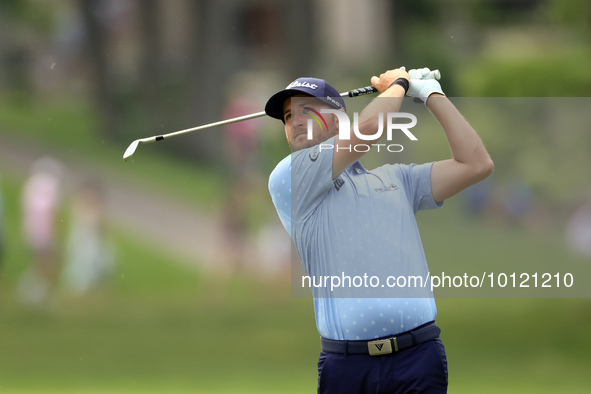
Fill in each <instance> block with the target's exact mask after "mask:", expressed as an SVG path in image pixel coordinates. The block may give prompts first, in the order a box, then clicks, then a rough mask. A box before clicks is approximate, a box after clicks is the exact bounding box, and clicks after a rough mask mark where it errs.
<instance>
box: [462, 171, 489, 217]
mask: <svg viewBox="0 0 591 394" xmlns="http://www.w3.org/2000/svg"><path fill="white" fill-rule="evenodd" d="M492 182H493V181H492V179H491V177H488V178H486V179H485V180H483V181H480V182H478V183H477V184H475V185H472V186H470V187H469V188H467V189H466V190H465V191H464V196H465V201H466V205H465V208H466V209H465V210H464V212H465V213H466V214H467V215H468V216H471V217H481V216H483V215H484V214H485V213H486V210H487V209H488V207H489V204H490V203H491V200H492V190H493V187H492Z"/></svg>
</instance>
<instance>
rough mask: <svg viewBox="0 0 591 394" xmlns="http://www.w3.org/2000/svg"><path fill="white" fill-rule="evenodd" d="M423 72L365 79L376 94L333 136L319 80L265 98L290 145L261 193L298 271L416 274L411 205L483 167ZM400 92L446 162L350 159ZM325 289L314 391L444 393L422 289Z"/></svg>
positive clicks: (473, 143) (449, 192) (319, 291)
mask: <svg viewBox="0 0 591 394" xmlns="http://www.w3.org/2000/svg"><path fill="white" fill-rule="evenodd" d="M428 73H429V70H428V69H426V68H425V69H418V70H410V71H409V72H408V73H407V72H406V71H405V70H404V69H394V70H388V71H386V72H385V73H383V74H381V75H380V76H379V77H376V76H374V77H372V78H371V84H372V85H373V86H374V87H375V88H376V89H377V90H378V91H379V93H380V94H379V96H378V97H377V98H375V99H374V100H372V101H371V102H370V103H369V104H368V105H367V106H366V107H365V108H364V109H363V111H361V113H360V114H359V118H358V119H357V122H351V124H352V125H353V126H351V130H350V133H341V134H342V135H345V136H347V137H348V138H342V137H341V134H340V133H339V124H340V123H339V118H342V116H341V113H342V114H344V113H345V111H346V108H345V103H344V101H343V99H342V98H341V97H340V95H339V93H338V92H337V91H336V90H335V89H334V88H333V87H332V86H330V85H329V84H328V83H326V82H325V81H324V80H321V79H317V78H298V79H296V80H295V81H294V82H292V83H291V84H289V85H288V86H287V88H286V89H284V90H282V91H280V92H278V93H276V94H275V95H273V96H272V97H271V98H270V99H269V101H268V102H267V104H266V106H265V112H266V113H267V115H269V116H271V117H273V118H276V119H280V120H282V121H283V123H284V125H285V135H286V137H287V142H288V144H289V146H290V148H291V151H292V153H291V155H289V156H288V157H286V158H285V159H284V160H282V161H281V162H280V163H279V164H278V165H277V167H276V168H275V170H274V171H273V172H272V174H271V176H270V179H269V191H270V194H271V196H272V199H273V204H274V205H275V208H276V210H277V213H278V214H279V217H280V219H281V221H282V223H283V225H284V227H285V229H286V230H287V231H288V232H289V234H290V236H291V238H292V239H293V241H294V244H295V246H296V248H297V251H298V255H299V257H300V260H301V262H302V264H303V266H304V269H305V271H306V274H307V275H308V276H310V277H312V278H316V277H318V278H323V277H332V276H334V277H341V278H343V279H345V278H346V277H347V276H352V275H362V274H363V273H376V272H377V273H380V272H396V273H397V274H398V275H399V276H400V275H402V276H404V275H418V276H421V277H423V278H424V277H426V276H427V274H428V267H427V262H426V259H425V254H424V251H423V246H422V243H421V239H420V236H419V232H418V228H417V223H416V221H415V214H416V212H417V211H418V210H422V209H431V208H438V207H441V206H442V205H443V201H444V200H445V199H447V198H449V197H451V196H453V195H455V194H457V193H458V192H460V191H461V190H463V189H465V188H467V187H468V186H470V185H472V184H474V183H477V182H479V181H480V180H482V179H484V178H486V177H487V176H488V175H489V174H490V173H491V172H492V170H493V163H492V160H491V158H490V156H489V155H488V153H487V151H486V149H485V147H484V145H483V143H482V141H481V140H480V138H479V137H478V135H477V134H476V132H475V131H474V129H473V128H472V127H471V126H470V125H469V124H468V122H467V121H466V120H465V119H464V117H463V116H462V115H461V114H460V113H459V111H458V110H457V109H456V108H455V107H454V105H453V104H452V103H451V102H450V101H449V100H448V99H447V98H446V97H445V95H444V94H443V91H442V90H441V86H440V84H439V82H438V81H437V80H434V79H426V75H428ZM405 95H408V96H410V97H415V98H419V99H421V100H422V101H423V102H425V105H426V106H427V107H428V108H429V110H430V111H431V113H432V114H433V115H434V116H435V118H436V119H437V121H438V122H439V123H440V124H441V126H442V128H443V131H444V132H445V135H446V137H447V141H448V143H449V146H450V148H451V153H452V158H451V159H448V160H442V161H437V162H433V163H426V164H421V165H416V164H410V165H403V164H395V165H384V166H381V167H379V168H376V169H373V170H368V169H366V168H364V167H363V166H362V165H361V163H360V162H359V159H360V158H361V156H363V154H364V151H365V150H366V149H356V146H361V145H363V146H368V145H369V146H371V145H372V144H377V143H378V141H379V139H380V136H381V135H380V134H381V133H378V132H377V131H378V130H381V128H380V127H382V126H383V125H381V124H380V116H379V114H380V113H382V114H383V115H382V116H383V117H382V119H383V121H385V120H386V118H385V116H386V114H387V113H397V112H399V110H400V106H401V104H402V99H403V97H404V96H405ZM312 115H314V117H315V120H314V119H313V117H312ZM321 118H322V119H321ZM309 119H313V120H312V121H308V120H309ZM316 120H318V122H316ZM355 125H356V126H355ZM355 128H356V129H358V130H355ZM345 131H349V130H345ZM392 154H394V153H392ZM388 270H389V271H388ZM392 270H393V271H392ZM382 280H385V278H382ZM332 290H334V289H328V288H320V287H316V286H315V287H314V288H313V296H314V310H315V318H316V326H317V328H318V332H319V333H320V336H321V345H322V351H321V353H320V359H319V362H318V392H319V393H336V394H343V393H346V394H357V393H359V394H361V393H410V392H413V393H445V392H447V360H446V356H445V349H444V347H443V344H442V342H441V340H440V339H439V333H440V329H439V328H438V327H437V326H436V325H435V318H436V314H437V310H436V307H435V301H434V299H433V294H432V292H431V291H430V289H429V288H421V289H418V293H412V292H411V293H408V294H410V295H409V296H407V297H406V296H398V295H397V296H394V297H387V296H384V297H377V296H376V297H373V296H370V297H364V296H362V295H359V294H361V293H355V294H354V295H353V296H350V297H348V296H346V294H348V293H346V292H341V293H339V292H333V293H331V291H332ZM356 290H358V289H356ZM367 290H368V292H369V290H371V289H367ZM369 294H374V293H369ZM417 294H419V295H417Z"/></svg>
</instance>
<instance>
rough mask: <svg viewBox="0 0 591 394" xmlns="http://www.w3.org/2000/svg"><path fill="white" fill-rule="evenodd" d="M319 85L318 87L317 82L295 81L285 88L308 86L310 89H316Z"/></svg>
mask: <svg viewBox="0 0 591 394" xmlns="http://www.w3.org/2000/svg"><path fill="white" fill-rule="evenodd" d="M317 87H318V85H316V84H315V83H308V82H299V81H293V82H292V83H290V84H289V85H287V87H286V88H285V89H292V88H308V89H312V90H314V89H316V88H317Z"/></svg>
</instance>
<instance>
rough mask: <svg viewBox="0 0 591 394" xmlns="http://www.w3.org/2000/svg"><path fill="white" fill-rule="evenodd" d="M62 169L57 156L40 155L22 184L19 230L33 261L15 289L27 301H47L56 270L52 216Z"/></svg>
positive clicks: (37, 302) (57, 270)
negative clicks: (22, 231) (21, 212)
mask: <svg viewBox="0 0 591 394" xmlns="http://www.w3.org/2000/svg"><path fill="white" fill-rule="evenodd" d="M62 173H63V169H62V165H61V164H60V163H59V162H58V161H57V160H55V159H53V158H50V157H44V158H42V159H39V160H37V161H36V162H35V163H34V164H33V167H32V171H31V176H30V177H29V179H28V180H27V181H26V183H25V185H24V187H23V194H22V207H23V230H24V237H25V242H26V244H27V246H28V247H29V248H30V250H31V252H32V254H33V261H32V265H31V267H29V269H28V270H27V271H26V272H25V274H24V275H23V276H22V278H21V280H20V282H19V288H18V292H19V296H20V298H21V300H22V301H24V302H26V303H29V304H36V305H42V304H43V303H46V302H48V301H50V296H51V295H52V291H53V289H54V287H55V284H56V281H57V275H58V274H59V260H58V258H57V248H56V243H55V238H56V220H55V219H56V217H55V216H56V210H57V208H58V206H59V202H60V185H61V178H62Z"/></svg>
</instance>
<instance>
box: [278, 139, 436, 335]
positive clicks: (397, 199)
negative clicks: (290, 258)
mask: <svg viewBox="0 0 591 394" xmlns="http://www.w3.org/2000/svg"><path fill="white" fill-rule="evenodd" d="M328 144H330V145H334V137H333V138H332V139H330V140H328V141H326V142H325V143H324V144H320V145H316V146H315V147H312V148H309V149H303V150H300V151H298V152H295V153H292V154H291V155H290V156H288V157H286V158H285V159H283V160H282V161H281V162H280V163H279V164H278V165H277V167H276V168H275V169H274V170H273V172H272V173H271V176H270V178H269V192H270V194H271V197H272V200H273V204H274V205H275V208H276V210H277V213H278V215H279V218H280V219H281V222H282V223H283V226H284V227H285V229H286V230H287V232H288V233H289V234H290V236H291V238H292V239H293V241H294V244H295V246H296V248H297V251H298V255H299V257H300V260H301V262H302V264H303V266H304V269H305V271H306V273H307V275H308V276H309V277H311V278H316V279H318V281H317V283H315V284H314V285H311V286H309V287H310V288H311V290H312V294H313V296H314V311H315V316H316V326H317V328H318V332H319V333H320V335H322V336H323V337H326V338H330V339H337V340H359V339H374V338H378V337H383V336H387V335H395V334H398V333H400V332H404V331H408V330H410V329H412V328H415V327H417V326H420V325H422V324H424V323H427V322H429V321H432V320H435V317H436V314H437V309H436V307H435V300H434V298H433V294H432V292H431V290H430V287H429V286H428V285H426V286H425V287H420V286H415V287H413V288H412V292H405V291H407V290H406V289H404V290H403V289H401V288H400V287H398V288H391V287H389V286H388V285H387V284H386V280H387V278H388V276H394V277H401V276H402V277H405V278H407V277H411V276H412V277H415V278H417V277H421V278H422V279H427V278H428V277H429V274H428V267H427V261H426V258H425V254H424V251H423V246H422V243H421V238H420V235H419V230H418V226H417V223H416V220H415V214H416V212H417V211H419V210H421V209H431V208H438V207H441V205H442V203H439V204H438V203H436V202H435V201H434V200H433V196H432V194H431V167H432V165H433V163H427V164H422V165H415V164H411V165H401V164H395V165H384V166H381V167H378V168H376V169H375V170H372V171H368V170H366V169H365V168H363V166H362V165H361V163H359V162H356V163H354V164H353V165H351V166H350V167H349V168H347V169H346V170H345V171H344V172H343V173H342V174H341V175H340V176H338V177H337V178H336V179H334V180H333V179H332V156H333V150H332V149H329V148H328ZM363 275H365V276H366V278H367V277H372V276H373V277H375V278H378V279H379V281H380V285H378V286H376V287H372V286H370V285H367V280H365V286H364V285H362V286H359V287H356V286H355V281H354V280H352V281H349V282H348V283H347V280H346V278H352V279H353V278H356V277H357V278H358V279H360V278H361V277H362V276H363ZM333 276H335V277H339V279H342V284H343V286H342V287H341V288H338V289H335V288H330V283H326V286H323V285H322V283H321V282H322V280H323V278H326V277H333ZM351 282H353V283H352V284H351ZM309 283H311V282H309ZM335 283H336V282H335ZM347 284H348V286H346V285H347ZM357 284H359V281H357ZM375 284H376V282H372V285H375ZM425 284H426V283H425ZM408 290H409V291H410V285H409V289H408Z"/></svg>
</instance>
